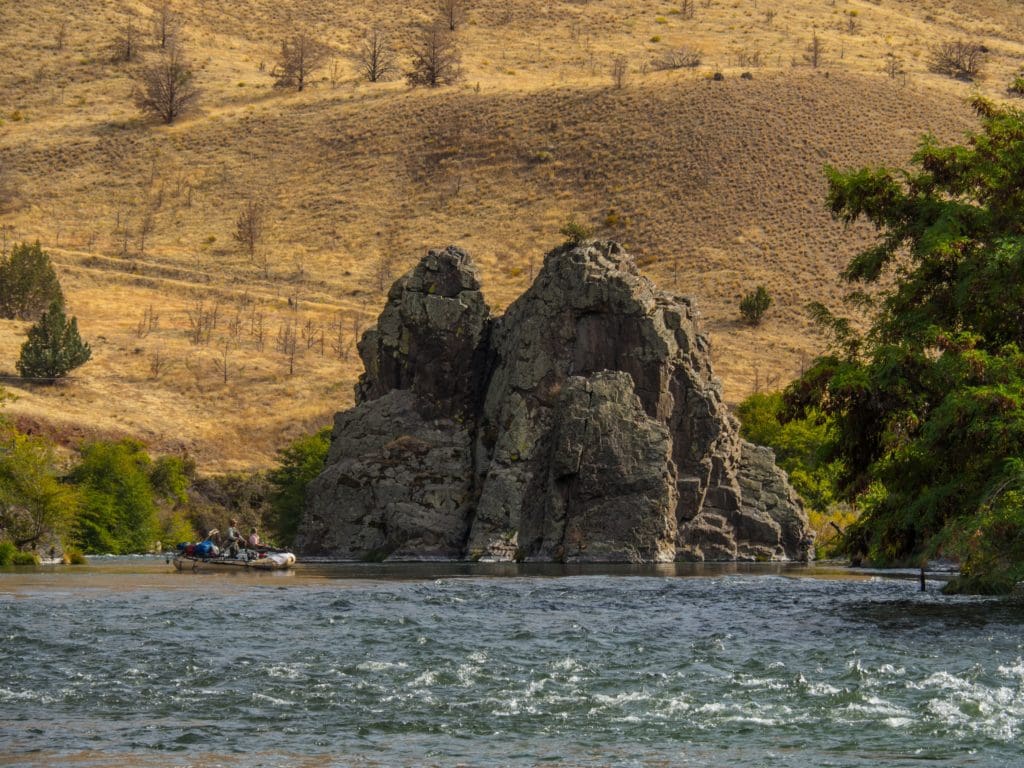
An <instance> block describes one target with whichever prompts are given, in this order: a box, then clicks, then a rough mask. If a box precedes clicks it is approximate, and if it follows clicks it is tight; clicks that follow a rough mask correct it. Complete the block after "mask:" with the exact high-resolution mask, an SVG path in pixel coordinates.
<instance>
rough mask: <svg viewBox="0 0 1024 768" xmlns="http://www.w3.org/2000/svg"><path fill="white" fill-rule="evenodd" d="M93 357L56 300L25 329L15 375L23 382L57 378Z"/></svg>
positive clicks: (71, 320) (76, 326) (73, 322)
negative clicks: (37, 320) (36, 320)
mask: <svg viewBox="0 0 1024 768" xmlns="http://www.w3.org/2000/svg"><path fill="white" fill-rule="evenodd" d="M90 357H92V351H91V350H90V349H89V345H88V344H86V343H85V342H84V341H82V337H81V336H79V335H78V321H77V320H76V319H75V318H74V317H72V318H71V319H70V320H68V319H67V318H66V317H65V316H64V308H63V307H62V306H61V304H60V303H59V302H57V301H54V302H53V303H52V304H50V308H49V309H48V310H47V311H46V312H44V313H43V315H42V317H40V318H39V322H37V323H36V324H35V325H33V326H32V327H31V328H29V330H28V340H27V341H26V342H25V343H24V344H23V345H22V347H21V356H20V357H19V358H18V362H17V368H18V373H19V374H20V375H21V376H22V378H26V379H50V380H52V379H57V378H60V377H62V376H66V375H67V374H68V373H69V372H70V371H72V370H73V369H75V368H77V367H78V366H80V365H82V364H83V363H85V362H86V361H87V360H88V359H89V358H90Z"/></svg>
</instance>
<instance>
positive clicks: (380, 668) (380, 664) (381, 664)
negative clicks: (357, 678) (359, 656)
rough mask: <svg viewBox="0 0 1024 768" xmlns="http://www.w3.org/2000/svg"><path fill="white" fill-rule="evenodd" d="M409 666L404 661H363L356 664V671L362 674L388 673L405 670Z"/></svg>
mask: <svg viewBox="0 0 1024 768" xmlns="http://www.w3.org/2000/svg"><path fill="white" fill-rule="evenodd" d="M408 666H409V665H408V664H406V663H405V662H404V661H374V660H369V661H361V662H359V663H358V664H356V669H358V670H360V671H361V672H387V671H388V670H391V669H405V668H406V667H408Z"/></svg>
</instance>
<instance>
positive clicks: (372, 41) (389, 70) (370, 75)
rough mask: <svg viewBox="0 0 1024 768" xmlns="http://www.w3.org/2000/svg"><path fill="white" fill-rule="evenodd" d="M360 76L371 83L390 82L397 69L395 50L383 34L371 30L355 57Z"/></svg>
mask: <svg viewBox="0 0 1024 768" xmlns="http://www.w3.org/2000/svg"><path fill="white" fill-rule="evenodd" d="M354 58H355V62H356V67H357V68H358V69H359V74H360V75H362V77H363V78H365V79H366V80H368V81H369V82H371V83H378V82H381V81H383V80H388V79H390V77H391V76H392V75H394V73H395V70H396V69H397V63H396V60H395V49H394V48H392V47H391V43H390V41H389V40H388V38H387V35H385V34H384V33H383V32H381V31H380V30H379V29H371V30H370V31H369V32H367V33H366V37H364V38H363V40H362V42H361V43H360V44H359V47H358V48H357V49H356V52H355V55H354Z"/></svg>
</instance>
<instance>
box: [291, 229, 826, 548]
mask: <svg viewBox="0 0 1024 768" xmlns="http://www.w3.org/2000/svg"><path fill="white" fill-rule="evenodd" d="M359 351H360V355H361V357H362V359H363V362H364V364H365V368H366V372H365V373H364V374H363V376H362V377H361V378H360V380H359V384H358V385H357V388H356V406H355V407H354V408H353V409H351V410H350V411H346V412H344V413H339V414H338V415H337V416H336V418H335V426H334V433H333V437H332V444H331V450H330V455H329V457H328V461H327V467H326V469H325V470H324V472H323V474H322V475H320V477H319V478H317V480H316V481H314V483H312V484H311V486H310V490H309V503H308V508H307V512H306V515H305V519H304V521H303V525H302V527H301V530H300V533H299V542H298V543H299V547H300V549H301V550H302V551H303V552H306V553H312V554H325V555H335V556H341V557H352V558H366V557H391V558H426V557H444V558H459V557H472V558H485V559H499V560H507V559H528V560H531V559H533V560H564V561H577V562H579V561H606V562H607V561H634V562H637V561H671V560H768V559H800V558H804V557H806V556H807V552H808V547H809V543H810V536H809V529H808V525H807V517H806V515H805V514H804V512H803V510H802V508H801V506H800V503H799V500H798V499H797V498H796V496H795V494H794V493H793V491H792V488H790V486H789V483H788V481H787V479H786V477H785V474H784V473H783V472H782V471H781V470H779V469H778V467H776V466H775V461H774V456H773V455H772V452H771V451H770V450H769V449H766V448H759V447H757V446H753V445H751V444H749V443H746V442H744V441H743V440H741V439H740V437H739V433H738V425H737V423H736V421H735V419H734V418H733V417H732V416H731V415H730V414H729V412H728V410H727V408H726V407H725V405H724V403H723V402H722V393H721V387H720V384H719V383H718V381H717V380H716V379H715V378H714V376H713V374H712V370H711V362H710V352H709V348H708V341H707V339H706V338H705V337H704V336H703V335H702V334H701V333H700V332H699V328H698V323H697V313H696V310H695V308H694V306H693V303H692V301H691V300H689V299H687V298H683V297H679V296H675V295H671V294H667V293H663V292H660V291H658V290H657V289H656V288H655V286H654V285H653V284H652V283H651V282H650V281H649V280H647V279H646V278H644V277H642V276H641V275H640V274H639V272H638V271H637V269H636V266H635V264H634V262H633V260H632V259H631V258H630V257H629V256H628V255H627V254H626V253H625V252H624V251H623V250H622V249H621V247H620V246H618V245H617V244H615V243H589V244H585V245H580V246H576V247H570V246H564V247H562V248H558V249H556V250H554V251H552V252H551V253H549V254H548V255H547V257H546V258H545V261H544V267H543V269H542V270H541V272H540V274H539V275H538V276H537V279H536V281H535V282H534V284H533V285H532V286H531V287H530V288H529V290H527V291H526V293H524V294H523V295H522V296H521V297H520V298H519V299H518V300H517V301H516V302H515V303H514V304H513V305H512V306H511V307H509V309H508V311H507V312H506V313H505V315H503V316H502V317H500V318H496V319H492V318H491V317H490V316H489V310H488V308H487V305H486V303H485V302H484V300H483V297H482V294H481V293H480V285H479V282H478V280H477V277H476V272H475V269H474V267H473V265H472V263H471V261H470V259H469V257H468V255H467V254H466V253H465V252H463V251H461V250H459V249H457V248H454V247H451V248H448V249H447V250H445V251H442V252H435V251H431V252H430V253H429V254H428V255H427V256H426V257H425V258H424V259H423V261H422V262H421V263H420V264H419V265H418V266H417V267H416V268H415V269H414V270H413V271H412V272H410V273H409V274H408V275H406V276H405V277H403V278H401V279H400V280H398V281H397V282H396V283H395V285H394V287H393V288H392V290H391V292H390V293H389V295H388V302H387V305H386V306H385V308H384V311H383V312H382V313H381V316H380V319H379V321H378V324H377V328H376V329H374V330H371V331H368V332H367V333H366V335H365V336H364V337H363V339H362V341H361V342H360V345H359Z"/></svg>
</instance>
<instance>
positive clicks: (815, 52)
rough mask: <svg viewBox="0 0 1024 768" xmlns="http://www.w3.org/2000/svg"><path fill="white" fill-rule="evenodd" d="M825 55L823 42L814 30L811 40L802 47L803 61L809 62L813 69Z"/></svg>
mask: <svg viewBox="0 0 1024 768" xmlns="http://www.w3.org/2000/svg"><path fill="white" fill-rule="evenodd" d="M824 56H825V44H824V43H823V42H822V41H821V38H820V37H818V33H817V32H814V33H813V35H812V36H811V42H809V43H808V44H807V46H806V47H805V48H804V61H806V62H807V63H808V64H810V65H811V66H812V67H813V68H814V69H817V68H818V66H819V65H820V64H821V62H822V60H823V59H824Z"/></svg>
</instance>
